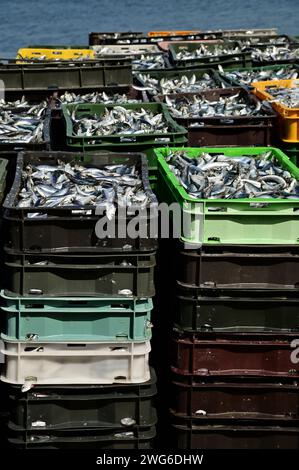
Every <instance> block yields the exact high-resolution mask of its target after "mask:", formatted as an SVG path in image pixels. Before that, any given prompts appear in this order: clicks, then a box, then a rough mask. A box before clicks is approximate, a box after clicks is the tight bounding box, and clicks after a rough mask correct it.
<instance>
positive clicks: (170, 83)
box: [133, 73, 218, 95]
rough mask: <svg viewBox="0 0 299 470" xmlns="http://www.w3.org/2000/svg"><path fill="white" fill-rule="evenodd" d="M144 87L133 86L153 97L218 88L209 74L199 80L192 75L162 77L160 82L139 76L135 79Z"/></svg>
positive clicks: (144, 75) (143, 75)
mask: <svg viewBox="0 0 299 470" xmlns="http://www.w3.org/2000/svg"><path fill="white" fill-rule="evenodd" d="M137 78H138V79H139V81H140V82H141V83H143V85H144V86H142V87H139V86H134V85H133V88H135V89H137V90H148V91H151V93H152V94H153V95H160V94H161V95H169V94H171V93H196V92H197V91H202V90H209V89H212V88H218V83H217V82H216V80H215V78H214V77H213V76H212V75H210V74H209V73H204V74H203V75H202V76H201V77H200V78H198V77H196V75H195V74H193V75H192V76H191V77H187V76H185V75H183V76H181V77H177V78H166V77H163V78H161V80H159V79H157V78H153V77H151V76H150V75H146V74H140V75H138V77H137Z"/></svg>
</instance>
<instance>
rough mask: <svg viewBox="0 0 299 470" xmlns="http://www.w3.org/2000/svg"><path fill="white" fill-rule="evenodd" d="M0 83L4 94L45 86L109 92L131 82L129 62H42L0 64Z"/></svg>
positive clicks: (106, 60)
mask: <svg viewBox="0 0 299 470" xmlns="http://www.w3.org/2000/svg"><path fill="white" fill-rule="evenodd" d="M0 80H3V82H4V86H5V92H7V91H9V92H10V91H23V92H24V93H25V92H27V91H31V90H33V91H38V90H47V89H48V87H50V86H53V85H55V86H56V87H59V88H62V89H67V90H73V89H78V88H80V89H83V90H84V89H90V88H92V89H94V90H103V89H105V90H106V92H107V91H109V88H110V87H112V88H115V87H116V86H119V87H124V86H129V85H131V84H132V82H133V75H132V63H131V59H125V58H123V59H105V60H95V61H85V62H82V61H79V62H78V61H73V62H71V61H70V62H69V63H68V64H66V63H64V62H61V61H60V62H59V61H57V62H51V63H50V62H44V63H39V62H38V63H34V64H17V63H8V64H7V63H1V64H0Z"/></svg>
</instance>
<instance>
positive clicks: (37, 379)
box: [1, 340, 151, 386]
mask: <svg viewBox="0 0 299 470" xmlns="http://www.w3.org/2000/svg"><path fill="white" fill-rule="evenodd" d="M3 343H4V348H3V349H2V350H1V352H2V354H4V357H5V365H4V368H3V370H2V375H1V380H2V381H3V382H6V383H10V384H13V385H23V384H29V385H32V386H34V385H59V384H74V385H77V384H78V385H79V384H90V385H92V384H112V383H142V382H147V381H148V380H149V379H150V370H149V363H148V356H149V352H150V350H151V347H150V342H149V341H146V342H143V343H139V342H137V343H132V342H128V341H123V342H121V341H117V342H111V343H101V342H88V343H82V342H60V343H34V344H28V342H21V341H18V342H16V341H6V340H4V342H3Z"/></svg>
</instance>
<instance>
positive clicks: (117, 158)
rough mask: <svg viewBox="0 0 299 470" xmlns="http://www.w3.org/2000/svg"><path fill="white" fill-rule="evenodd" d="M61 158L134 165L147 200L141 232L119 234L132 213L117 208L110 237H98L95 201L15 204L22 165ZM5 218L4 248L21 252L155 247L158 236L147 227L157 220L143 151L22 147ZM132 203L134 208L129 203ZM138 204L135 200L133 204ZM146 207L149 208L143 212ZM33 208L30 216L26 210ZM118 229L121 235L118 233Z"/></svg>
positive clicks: (84, 162)
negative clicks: (76, 204)
mask: <svg viewBox="0 0 299 470" xmlns="http://www.w3.org/2000/svg"><path fill="white" fill-rule="evenodd" d="M58 160H59V161H63V162H65V163H67V162H69V163H76V162H77V163H80V164H81V165H89V166H91V167H95V168H102V167H104V166H105V165H112V164H118V165H119V164H124V165H129V166H133V165H135V166H136V169H137V170H139V174H140V177H141V179H142V182H143V189H144V191H145V193H146V194H147V196H148V199H149V201H150V203H149V204H148V207H147V209H149V208H151V209H152V210H149V211H148V210H146V211H145V212H146V215H143V214H140V217H139V219H140V220H139V224H140V226H142V229H141V230H142V231H141V233H142V234H143V233H145V235H142V236H139V237H136V238H132V237H129V236H128V234H127V232H126V233H125V236H124V235H122V233H123V231H121V227H123V228H126V227H127V224H129V223H130V221H131V220H133V217H135V212H134V214H128V215H127V214H126V215H125V217H124V216H121V214H120V217H118V210H117V211H116V228H115V233H116V236H115V238H109V237H107V236H105V237H103V238H98V237H97V234H96V227H97V225H96V224H97V223H98V222H99V221H100V220H101V217H102V216H100V215H96V207H95V206H82V207H81V208H80V207H79V208H76V207H74V206H69V207H66V206H64V207H60V208H48V207H47V208H38V211H37V208H30V209H19V208H17V207H16V202H17V196H18V194H19V191H20V188H21V179H22V171H23V168H24V166H26V165H28V164H29V163H30V164H36V165H38V164H47V165H54V164H56V163H57V161H58ZM3 206H4V208H5V213H4V220H5V222H6V224H7V226H8V248H11V249H14V250H16V251H24V252H32V253H34V252H35V253H36V252H39V253H41V252H43V253H48V254H49V253H52V254H53V253H55V252H57V253H60V254H66V253H70V252H73V253H74V252H78V253H81V254H85V253H88V252H109V251H110V252H111V251H120V252H124V251H128V252H134V251H135V252H136V251H138V252H139V251H147V252H149V251H154V250H156V248H157V237H156V234H155V233H153V230H152V229H151V227H152V224H153V225H154V226H155V221H156V220H157V211H156V210H155V208H156V206H157V199H156V197H155V195H154V193H153V192H152V190H151V188H150V185H149V181H148V170H147V161H146V157H145V155H143V154H136V153H135V154H128V153H126V154H122V153H117V154H115V153H99V154H97V153H93V154H89V155H84V154H83V153H72V152H21V153H19V155H18V160H17V169H16V174H15V180H14V183H13V186H12V188H11V191H10V193H9V194H8V195H7V197H6V199H5V201H4V204H3ZM132 209H133V208H132ZM135 210H138V206H136V207H135ZM148 212H149V214H148ZM32 213H33V214H34V213H35V216H34V217H32V216H31V214H32ZM120 232H121V236H117V235H118V234H119V233H120Z"/></svg>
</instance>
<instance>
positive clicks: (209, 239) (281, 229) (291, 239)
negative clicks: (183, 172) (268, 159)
mask: <svg viewBox="0 0 299 470" xmlns="http://www.w3.org/2000/svg"><path fill="white" fill-rule="evenodd" d="M175 150H183V151H184V152H185V153H186V155H188V156H190V157H193V158H194V157H197V156H198V155H199V154H200V153H202V152H208V153H210V154H224V155H226V156H228V157H232V158H233V157H237V156H240V155H246V156H248V157H253V158H258V156H259V155H261V154H263V153H265V152H269V151H271V152H272V154H273V155H274V156H275V157H276V159H277V160H278V162H279V163H280V165H281V166H282V167H283V168H285V169H286V170H288V171H289V172H290V173H291V174H292V175H293V176H294V177H295V178H296V179H298V178H299V169H298V168H297V167H296V166H295V165H294V164H293V163H292V162H291V161H290V160H289V158H288V157H287V156H286V155H285V154H284V153H283V152H282V151H281V150H278V149H276V148H272V147H235V148H233V147H231V148H228V147H218V148H213V147H201V148H184V149H182V148H181V149H179V148H175V149H155V150H154V151H155V154H156V155H157V158H158V186H157V191H158V196H159V198H160V200H162V201H164V202H167V203H169V204H170V203H173V202H177V203H179V204H180V205H181V207H182V212H183V214H184V213H186V215H188V217H190V219H189V222H188V223H186V226H185V229H184V234H183V235H184V236H182V237H181V238H182V240H183V242H186V243H195V244H197V245H199V246H201V245H202V244H214V245H215V244H220V243H221V244H223V245H236V244H237V245H241V244H245V245H262V244H265V245H296V244H298V242H299V238H298V228H299V212H298V211H299V199H298V202H297V200H291V199H289V200H288V199H274V198H273V199H265V198H264V199H262V198H254V199H250V198H247V199H245V198H244V199H195V198H192V197H191V196H189V195H188V193H187V192H186V191H185V189H184V188H183V187H182V186H181V185H180V183H179V181H178V179H177V178H176V176H175V175H174V173H173V172H172V171H171V169H170V168H169V166H168V164H167V163H166V161H165V158H164V156H166V155H168V154H169V152H171V151H175ZM178 228H180V227H178Z"/></svg>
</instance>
